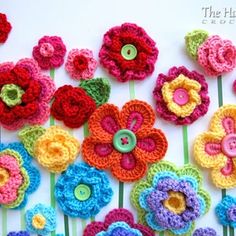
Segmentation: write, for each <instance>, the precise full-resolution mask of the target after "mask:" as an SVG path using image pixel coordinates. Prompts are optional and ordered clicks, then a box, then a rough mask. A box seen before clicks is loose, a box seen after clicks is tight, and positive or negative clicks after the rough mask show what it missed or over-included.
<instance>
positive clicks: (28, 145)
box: [18, 126, 46, 156]
mask: <svg viewBox="0 0 236 236" xmlns="http://www.w3.org/2000/svg"><path fill="white" fill-rule="evenodd" d="M45 131H46V129H44V128H43V127H41V126H32V127H25V128H23V129H22V130H21V131H20V132H19V134H18V135H19V138H20V140H21V142H22V143H23V145H24V147H25V149H26V150H27V151H28V153H29V154H30V155H31V156H33V154H34V152H33V146H34V143H35V141H36V140H37V139H38V138H39V137H40V136H42V135H43V134H44V133H45Z"/></svg>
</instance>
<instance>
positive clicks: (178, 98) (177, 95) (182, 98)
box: [173, 88, 189, 106]
mask: <svg viewBox="0 0 236 236" xmlns="http://www.w3.org/2000/svg"><path fill="white" fill-rule="evenodd" d="M173 101H174V102H175V103H176V104H178V105H180V106H184V105H185V104H187V103H188V101H189V95H188V91H187V90H186V89H184V88H178V89H176V90H175V91H174V94H173Z"/></svg>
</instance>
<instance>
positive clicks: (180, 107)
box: [153, 66, 210, 125]
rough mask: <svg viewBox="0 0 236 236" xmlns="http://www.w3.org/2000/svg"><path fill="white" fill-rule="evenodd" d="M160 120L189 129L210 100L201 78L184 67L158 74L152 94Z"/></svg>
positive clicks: (204, 112) (205, 111)
mask: <svg viewBox="0 0 236 236" xmlns="http://www.w3.org/2000/svg"><path fill="white" fill-rule="evenodd" d="M153 95H154V98H155V100H156V110H157V113H158V114H159V116H160V117H162V118H164V119H165V120H168V121H171V122H173V123H175V124H177V125H188V124H191V123H193V122H194V121H195V120H197V119H198V118H199V117H200V116H203V115H205V114H206V113H207V111H208V107H209V103H210V98H209V96H208V85H207V83H206V80H205V78H204V76H203V75H201V74H199V73H198V72H196V71H192V72H191V71H189V70H188V69H186V68H185V67H184V66H181V67H172V68H171V69H170V70H169V72H168V74H167V75H164V74H159V76H158V78H157V82H156V87H155V89H154V91H153Z"/></svg>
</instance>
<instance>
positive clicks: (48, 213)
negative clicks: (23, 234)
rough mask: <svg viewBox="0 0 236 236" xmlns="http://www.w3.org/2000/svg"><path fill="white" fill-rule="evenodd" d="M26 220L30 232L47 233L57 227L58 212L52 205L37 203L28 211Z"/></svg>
mask: <svg viewBox="0 0 236 236" xmlns="http://www.w3.org/2000/svg"><path fill="white" fill-rule="evenodd" d="M25 222H26V230H27V231H29V232H30V233H33V234H39V235H47V234H49V233H50V232H52V231H54V230H55V229H56V212H55V210H54V209H53V208H52V207H48V206H45V205H43V204H37V205H35V207H34V208H32V209H30V210H27V211H26V214H25Z"/></svg>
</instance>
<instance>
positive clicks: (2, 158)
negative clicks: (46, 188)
mask: <svg viewBox="0 0 236 236" xmlns="http://www.w3.org/2000/svg"><path fill="white" fill-rule="evenodd" d="M31 159H32V158H31V156H30V155H29V154H28V153H27V151H26V150H25V148H24V146H23V145H22V144H21V143H10V144H3V143H1V144H0V206H2V207H5V208H14V209H16V208H17V209H20V208H23V207H25V206H26V203H27V199H28V195H29V194H31V193H33V192H35V191H36V190H37V188H38V186H39V184H40V174H39V171H38V170H37V169H36V168H35V167H33V166H32V164H31Z"/></svg>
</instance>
